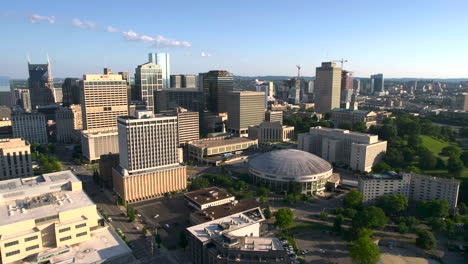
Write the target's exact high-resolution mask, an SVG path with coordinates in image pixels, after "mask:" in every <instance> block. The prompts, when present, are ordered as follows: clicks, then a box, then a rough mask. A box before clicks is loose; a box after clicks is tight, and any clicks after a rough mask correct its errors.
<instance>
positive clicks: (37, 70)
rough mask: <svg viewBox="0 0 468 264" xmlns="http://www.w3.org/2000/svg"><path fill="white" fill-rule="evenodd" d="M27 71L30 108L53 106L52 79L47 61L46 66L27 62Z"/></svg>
mask: <svg viewBox="0 0 468 264" xmlns="http://www.w3.org/2000/svg"><path fill="white" fill-rule="evenodd" d="M28 70H29V79H28V82H29V90H30V91H31V105H32V107H33V108H36V106H38V105H48V104H54V103H55V98H54V79H53V78H52V72H51V68H50V62H49V60H47V64H31V63H30V62H29V61H28Z"/></svg>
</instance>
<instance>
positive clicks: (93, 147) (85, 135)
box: [81, 127, 119, 161]
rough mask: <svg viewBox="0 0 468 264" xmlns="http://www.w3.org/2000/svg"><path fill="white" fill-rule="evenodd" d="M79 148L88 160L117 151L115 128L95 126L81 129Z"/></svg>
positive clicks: (117, 141)
mask: <svg viewBox="0 0 468 264" xmlns="http://www.w3.org/2000/svg"><path fill="white" fill-rule="evenodd" d="M81 149H82V152H83V156H85V157H86V158H87V159H88V160H89V161H93V160H98V159H100V158H101V155H105V154H111V153H112V154H115V153H119V136H118V133H117V128H115V127H108V128H97V129H90V130H83V131H81Z"/></svg>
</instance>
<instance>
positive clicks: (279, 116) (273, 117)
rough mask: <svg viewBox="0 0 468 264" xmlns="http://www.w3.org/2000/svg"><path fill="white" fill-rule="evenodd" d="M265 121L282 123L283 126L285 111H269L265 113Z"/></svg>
mask: <svg viewBox="0 0 468 264" xmlns="http://www.w3.org/2000/svg"><path fill="white" fill-rule="evenodd" d="M265 121H268V122H280V124H283V111H271V110H267V111H266V112H265Z"/></svg>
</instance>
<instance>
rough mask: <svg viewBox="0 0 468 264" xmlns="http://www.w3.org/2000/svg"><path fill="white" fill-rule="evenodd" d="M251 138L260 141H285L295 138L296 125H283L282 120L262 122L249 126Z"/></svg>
mask: <svg viewBox="0 0 468 264" xmlns="http://www.w3.org/2000/svg"><path fill="white" fill-rule="evenodd" d="M249 138H256V139H258V142H284V141H289V140H292V139H294V127H293V126H283V125H281V123H280V122H262V123H261V124H260V125H258V126H250V127H249Z"/></svg>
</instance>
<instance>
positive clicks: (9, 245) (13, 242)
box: [4, 240, 19, 247]
mask: <svg viewBox="0 0 468 264" xmlns="http://www.w3.org/2000/svg"><path fill="white" fill-rule="evenodd" d="M18 244H19V242H18V240H15V241H11V242H8V243H5V245H4V246H5V247H11V246H14V245H18Z"/></svg>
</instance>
